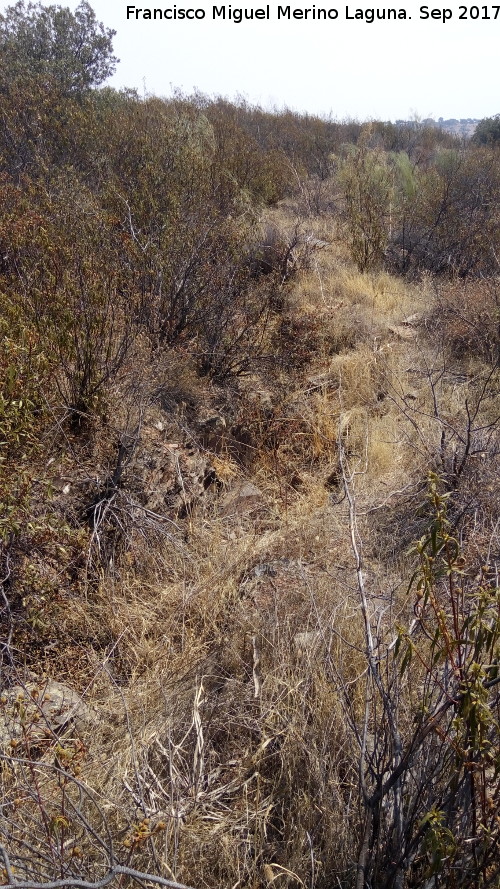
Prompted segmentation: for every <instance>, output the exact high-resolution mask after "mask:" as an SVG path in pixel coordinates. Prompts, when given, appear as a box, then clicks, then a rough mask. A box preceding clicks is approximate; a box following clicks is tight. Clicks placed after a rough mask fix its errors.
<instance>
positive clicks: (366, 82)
mask: <svg viewBox="0 0 500 889" xmlns="http://www.w3.org/2000/svg"><path fill="white" fill-rule="evenodd" d="M56 2H59V4H60V5H67V6H70V7H71V8H74V7H75V6H76V0H56ZM90 2H91V5H92V6H93V8H94V9H95V11H96V14H97V16H98V18H99V20H100V21H103V22H104V23H105V24H106V25H107V26H108V27H112V28H114V29H115V30H116V32H117V34H116V37H115V40H114V47H115V53H116V55H117V56H118V57H119V58H120V59H121V61H120V64H119V66H118V69H117V73H116V75H115V76H114V78H113V79H112V80H111V84H112V85H113V86H116V87H121V86H129V87H136V88H137V89H138V90H139V91H140V92H141V93H142V92H143V90H144V88H145V90H146V92H148V93H154V94H156V95H161V96H167V95H170V94H171V91H172V89H174V88H179V89H181V90H183V91H184V92H187V93H189V92H192V91H193V90H194V89H198V90H200V91H201V92H203V93H207V94H208V95H215V94H218V95H224V96H227V97H228V98H234V97H235V96H236V95H238V94H240V95H243V96H245V98H247V99H248V100H249V101H250V102H252V103H253V102H255V103H260V104H262V105H263V106H265V107H272V106H275V107H278V108H283V107H284V106H288V107H290V108H293V109H295V110H298V111H309V112H311V113H319V114H323V115H329V114H330V113H331V115H332V116H333V117H334V118H338V119H343V118H346V117H351V118H358V119H360V120H365V119H368V118H378V119H382V120H396V119H397V118H409V117H411V116H412V115H413V114H417V115H419V116H420V117H434V118H436V119H437V118H438V117H440V116H442V117H444V118H450V117H455V118H467V117H472V118H481V117H486V116H491V115H493V114H496V113H498V112H500V95H499V80H500V73H499V72H500V64H499V61H500V58H499V57H500V52H499V48H500V7H497V9H498V18H497V20H495V19H494V15H495V7H494V6H492V5H488V6H487V7H484V6H479V7H470V6H467V7H463V6H462V7H461V6H460V4H459V3H450V2H447V0H445V2H444V4H443V8H445V7H446V8H448V9H449V10H451V11H452V19H451V21H447V22H446V23H443V22H442V21H441V20H437V19H436V20H434V19H428V20H427V21H423V20H420V2H422V0H417V2H408V3H407V4H406V5H405V6H402V7H397V8H398V9H399V8H404V9H406V12H407V16H411V20H407V21H379V22H374V23H373V24H368V23H367V22H365V21H358V20H354V21H347V20H346V4H345V2H344V3H340V2H338V3H337V5H335V2H336V0H330V2H328V0H327V2H322V0H317V2H316V7H317V8H325V7H326V8H336V9H338V12H339V15H338V19H337V20H336V21H326V22H325V21H300V20H295V21H277V9H278V4H277V3H271V4H270V14H271V20H270V21H262V20H261V21H253V22H249V21H244V22H242V23H241V24H236V23H234V22H231V21H226V22H224V21H221V20H220V19H219V20H216V21H214V20H213V18H212V8H213V6H212V4H208V3H206V2H203V0H177V4H174V2H172V0H156V2H155V0H137V5H138V8H143V6H142V5H141V4H144V5H146V4H149V6H150V7H152V8H161V9H164V8H165V7H167V6H169V8H173V7H174V6H175V5H177V8H181V7H182V8H187V7H188V5H189V4H191V7H192V8H198V9H204V10H205V11H206V16H205V19H204V20H203V21H165V20H164V21H156V22H155V21H144V20H139V21H136V20H135V19H130V20H129V21H127V17H126V8H127V2H128V0H90ZM382 2H384V0H380V3H382ZM395 2H398V0H389V4H390V3H393V4H394V3H395ZM400 2H401V3H402V4H403V3H404V2H405V0H400ZM424 2H425V0H424ZM427 2H428V0H427ZM496 3H500V0H496ZM7 5H9V4H8V3H5V2H4V0H0V9H4V8H5V7H6V6H7ZM217 5H222V4H221V3H220V2H218V3H217ZM284 5H286V3H285V4H284ZM232 6H233V8H241V6H240V4H239V3H238V0H236V2H233V4H232ZM263 6H265V4H264V3H262V2H260V3H259V0H257V2H256V3H253V4H251V5H250V4H249V5H248V6H247V7H245V8H247V9H252V8H253V9H257V8H261V7H263ZM312 6H313V4H312V3H310V4H309V7H306V5H305V4H304V6H303V7H301V6H300V5H299V3H297V2H296V3H295V4H294V6H293V7H292V8H296V9H300V8H312ZM226 8H229V4H226ZM357 8H361V9H370V8H373V7H371V6H370V3H362V2H360V0H358V2H353V3H349V11H350V14H351V15H353V14H354V11H355V10H356V9H357ZM382 8H383V7H382V6H379V9H382ZM433 8H436V9H441V7H439V6H438V5H437V2H436V0H435V5H434V6H433V5H432V4H431V5H430V6H429V9H433ZM464 8H465V9H466V10H467V11H468V10H470V9H472V14H473V15H474V11H475V10H478V11H479V12H480V14H481V16H482V15H483V14H484V10H485V9H486V10H487V12H488V14H489V15H490V16H491V18H490V20H482V19H481V18H480V19H478V20H473V19H471V18H469V17H468V18H467V19H465V20H459V15H460V13H461V10H463V9H464Z"/></svg>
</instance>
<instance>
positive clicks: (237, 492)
mask: <svg viewBox="0 0 500 889" xmlns="http://www.w3.org/2000/svg"><path fill="white" fill-rule="evenodd" d="M263 505H264V496H263V494H262V491H261V490H260V488H257V487H256V485H253V484H252V483H251V482H243V484H241V485H239V486H238V487H237V488H233V490H232V491H229V492H228V493H227V494H226V496H225V497H224V499H223V501H222V512H223V515H225V516H228V515H239V516H242V515H248V514H249V513H252V512H255V511H256V510H257V509H260V508H261V507H262V506H263Z"/></svg>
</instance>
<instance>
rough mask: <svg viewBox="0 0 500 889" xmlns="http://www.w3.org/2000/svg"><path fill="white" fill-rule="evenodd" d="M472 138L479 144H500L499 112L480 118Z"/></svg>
mask: <svg viewBox="0 0 500 889" xmlns="http://www.w3.org/2000/svg"><path fill="white" fill-rule="evenodd" d="M473 138H474V142H478V143H479V145H493V144H500V114H495V116H494V117H485V118H483V120H480V121H479V123H478V125H477V127H476V132H475V133H474V137H473Z"/></svg>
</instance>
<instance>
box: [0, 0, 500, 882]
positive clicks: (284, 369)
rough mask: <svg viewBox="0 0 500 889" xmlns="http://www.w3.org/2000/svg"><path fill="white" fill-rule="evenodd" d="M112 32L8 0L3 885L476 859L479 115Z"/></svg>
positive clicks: (486, 404) (343, 873)
mask: <svg viewBox="0 0 500 889" xmlns="http://www.w3.org/2000/svg"><path fill="white" fill-rule="evenodd" d="M112 37H113V32H111V31H109V30H107V29H106V28H104V26H103V25H101V24H99V22H97V20H96V18H95V15H94V13H93V11H92V9H91V7H90V6H88V4H87V3H84V2H82V3H80V5H79V6H78V7H77V9H76V11H75V12H74V13H72V12H70V11H69V10H67V9H61V8H60V7H57V6H51V7H43V6H41V5H38V4H36V5H34V4H27V5H26V4H24V3H23V2H20V3H17V4H16V5H15V6H14V7H10V8H8V9H7V10H6V11H5V12H4V14H3V15H2V16H1V17H0V96H1V115H2V127H1V128H0V332H1V342H2V346H1V352H0V449H1V450H0V584H1V591H0V609H1V614H0V619H1V626H2V635H1V642H0V654H1V682H2V689H1V696H0V760H1V764H2V768H1V770H0V782H1V785H2V802H1V816H0V883H1V884H2V885H4V886H8V887H9V889H28V887H30V889H38V887H48V886H53V887H61V889H63V887H66V886H68V887H69V886H75V887H76V886H78V887H82V889H97V887H99V889H100V887H101V886H105V885H116V886H131V885H133V884H135V885H138V884H139V885H146V884H147V885H153V884H156V885H163V886H171V887H179V886H186V885H189V886H193V887H196V889H201V887H207V889H212V887H213V889H215V887H221V886H227V887H233V889H235V887H241V889H250V887H251V889H261V887H262V889H264V887H269V886H271V885H274V884H276V885H279V886H288V887H290V889H294V887H299V886H301V887H304V886H307V887H311V889H331V887H332V886H340V887H343V889H369V887H370V889H412V887H417V886H418V887H421V889H431V887H435V886H439V887H441V889H456V887H462V886H463V887H470V886H472V887H474V889H486V887H495V886H498V884H499V880H500V870H499V860H498V844H499V840H500V838H499V824H500V783H499V782H500V759H499V749H500V747H499V701H500V699H499V682H500V678H499V673H498V668H499V663H500V619H499V614H500V612H499V588H498V570H499V558H500V539H499V489H498V483H497V479H498V469H499V465H498V464H499V456H500V440H499V429H500V417H499V412H498V382H499V362H500V337H499V331H500V326H499V311H500V306H499V294H500V290H499V277H498V275H499V269H498V257H499V250H500V244H499V237H500V224H499V222H500V220H499V207H500V201H499V198H500V154H499V153H498V148H497V146H496V145H495V140H494V139H493V138H489V137H488V138H483V137H482V135H481V134H482V132H483V130H484V129H485V127H483V128H481V127H482V125H480V127H479V128H478V136H477V138H476V139H473V140H471V141H470V142H468V143H466V144H464V143H460V142H457V141H455V140H453V138H452V137H450V136H449V135H446V134H444V133H443V132H441V131H440V130H438V129H437V128H426V127H425V126H423V125H420V124H415V125H414V126H411V127H409V126H404V127H397V126H395V125H392V124H383V123H379V122H372V123H370V124H363V125H360V124H358V123H356V122H344V123H341V122H337V121H326V120H321V119H319V118H315V117H311V116H300V115H298V114H295V113H292V112H290V111H284V112H280V113H272V112H269V111H264V110H263V109H260V108H254V107H250V106H249V105H247V104H246V103H244V102H241V103H237V104H232V103H230V102H228V101H226V100H223V99H208V98H207V97H205V96H201V95H195V96H184V95H181V94H178V95H175V96H174V97H173V98H171V99H168V100H160V99H158V98H155V97H153V96H145V97H142V98H141V97H139V96H138V95H137V94H136V93H135V92H134V91H121V92H117V91H115V90H113V89H110V88H108V87H105V86H102V84H103V82H104V81H105V79H106V77H107V76H108V75H109V74H110V73H111V71H112V70H113V68H114V66H115V64H116V61H117V60H116V59H115V57H114V56H113V48H112ZM97 87H100V88H99V89H98V88H97ZM483 123H484V124H485V125H486V123H487V122H483ZM486 129H488V127H486ZM488 132H492V128H491V127H490V129H489V130H488Z"/></svg>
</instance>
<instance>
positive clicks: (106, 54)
mask: <svg viewBox="0 0 500 889" xmlns="http://www.w3.org/2000/svg"><path fill="white" fill-rule="evenodd" d="M115 33H116V32H115V31H112V30H110V29H109V28H105V27H104V25H102V24H100V23H99V22H98V21H97V19H96V16H95V13H94V11H93V9H92V7H91V6H90V4H89V3H87V2H86V0H81V2H80V3H79V5H78V6H77V7H76V9H75V11H74V12H71V10H70V9H69V8H67V7H62V6H43V5H42V4H41V3H25V2H24V0H18V2H17V3H16V4H15V5H14V6H9V7H7V9H6V10H5V13H4V14H2V15H0V54H1V55H2V56H3V58H4V60H5V63H6V71H8V73H9V78H10V79H14V78H15V77H17V76H20V75H21V76H23V77H28V78H30V79H33V78H34V77H38V76H40V77H41V78H42V79H43V80H44V81H46V80H47V79H48V80H49V81H53V82H54V83H55V84H56V85H57V87H58V88H59V89H60V90H61V91H62V92H64V93H80V92H82V91H83V90H86V89H88V88H89V87H92V86H99V84H101V83H102V82H103V81H104V80H106V78H107V77H109V76H110V75H111V74H112V73H113V72H114V70H115V66H116V63H117V61H118V59H116V58H115V56H113V45H112V39H113V36H114V34H115Z"/></svg>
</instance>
